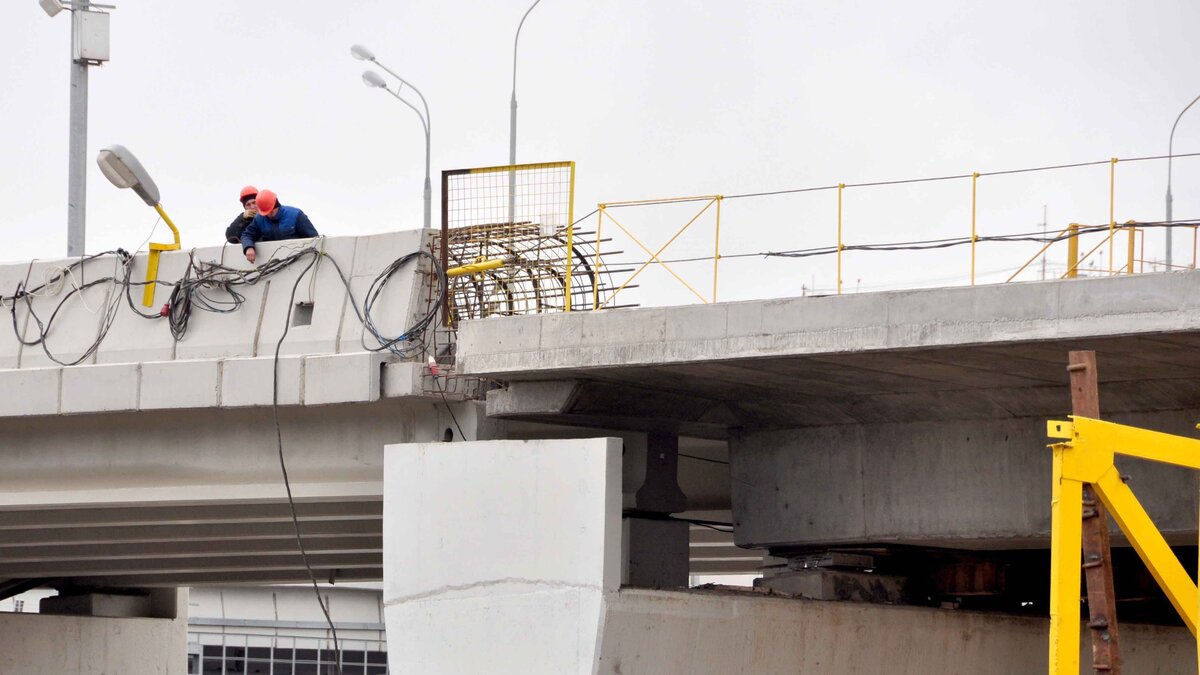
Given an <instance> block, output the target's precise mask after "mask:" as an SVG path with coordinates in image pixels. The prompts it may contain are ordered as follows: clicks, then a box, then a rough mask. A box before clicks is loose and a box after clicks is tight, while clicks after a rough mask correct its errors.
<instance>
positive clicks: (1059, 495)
mask: <svg viewBox="0 0 1200 675" xmlns="http://www.w3.org/2000/svg"><path fill="white" fill-rule="evenodd" d="M1066 452H1072V450H1070V449H1069V446H1068V445H1067V444H1058V445H1055V446H1054V478H1053V480H1054V482H1053V485H1052V487H1051V498H1050V675H1078V673H1079V624H1080V621H1079V608H1080V605H1079V597H1080V596H1079V586H1080V583H1081V580H1082V574H1083V572H1082V568H1080V560H1081V549H1080V543H1081V542H1082V539H1083V483H1081V482H1079V481H1076V480H1071V479H1068V478H1064V477H1063V455H1064V454H1065V453H1066Z"/></svg>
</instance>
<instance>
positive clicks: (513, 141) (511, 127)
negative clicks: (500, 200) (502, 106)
mask: <svg viewBox="0 0 1200 675" xmlns="http://www.w3.org/2000/svg"><path fill="white" fill-rule="evenodd" d="M541 1H542V0H534V2H533V4H532V5H530V6H529V9H527V10H525V15H524V16H522V17H521V23H519V24H517V34H516V36H515V37H514V38H513V71H512V72H513V85H512V99H511V101H510V102H509V107H508V164H509V166H512V165H514V164H516V163H517V42H518V41H519V40H520V39H521V28H522V27H524V26H525V19H527V18H529V13H530V12H532V11H533V8H534V7H537V6H538V3H539V2H541ZM516 182H517V174H516V170H515V169H509V170H508V222H509V223H512V222H513V219H514V218H515V215H514V213H515V211H516V207H517V186H516Z"/></svg>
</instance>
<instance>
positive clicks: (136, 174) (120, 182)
mask: <svg viewBox="0 0 1200 675" xmlns="http://www.w3.org/2000/svg"><path fill="white" fill-rule="evenodd" d="M96 164H97V165H99V167H100V173H102V174H104V177H105V178H107V179H108V182H110V183H112V184H113V185H114V186H116V187H118V188H121V189H122V190H126V189H132V190H133V191H134V192H135V193H137V196H139V197H141V198H142V201H144V202H146V205H147V206H150V207H153V208H154V210H155V211H158V215H159V217H160V218H162V219H163V222H165V223H166V224H167V227H169V228H171V234H172V235H174V237H175V241H174V242H172V243H170V244H159V243H156V242H150V255H149V256H148V257H147V259H146V282H147V283H146V287H145V289H143V291H142V304H143V305H145V306H146V307H153V306H154V288H155V286H157V285H158V284H157V280H158V258H159V256H160V255H162V252H163V251H178V250H179V229H178V228H176V227H175V223H173V222H171V217H170V216H168V215H167V212H166V211H164V210H163V207H162V203H161V202H160V201H159V195H158V186H157V185H155V183H154V179H153V178H151V177H150V172H148V171H146V169H145V168H144V167H143V166H142V163H141V162H139V161H138V158H137V157H136V156H134V154H133V153H132V152H130V151H129V149H128V148H126V147H125V146H123V145H110V146H108V147H107V148H104V149H103V150H101V151H100V154H99V155H98V156H97V157H96Z"/></svg>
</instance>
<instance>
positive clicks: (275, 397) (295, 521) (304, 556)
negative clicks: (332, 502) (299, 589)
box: [271, 249, 342, 675]
mask: <svg viewBox="0 0 1200 675" xmlns="http://www.w3.org/2000/svg"><path fill="white" fill-rule="evenodd" d="M312 253H313V259H312V260H311V261H310V262H309V263H308V265H307V266H306V267H305V268H304V269H302V270H300V273H299V274H298V275H296V282H295V283H294V284H292V294H291V296H290V297H289V298H288V304H287V316H286V318H285V320H284V322H283V332H282V333H281V334H280V335H279V340H278V341H276V342H275V356H274V359H273V362H272V369H271V419H272V421H273V422H274V424H275V440H276V442H277V444H278V446H277V447H278V449H279V470H280V472H281V473H282V474H283V486H284V489H285V490H286V492H287V500H288V508H289V509H290V511H291V514H292V526H293V527H294V528H295V532H296V547H297V548H299V549H300V558H301V560H303V561H304V569H306V570H307V571H308V578H309V581H311V582H312V587H313V594H314V595H316V597H317V604H318V605H320V607H321V613H322V614H324V615H325V621H326V623H328V625H329V631H330V633H331V634H332V635H333V655H334V662H335V663H336V665H337V672H338V675H341V674H342V652H341V648H340V647H339V645H338V636H337V627H336V626H335V625H334V623H333V618H332V617H331V616H330V615H329V607H328V606H327V605H326V604H325V600H324V599H322V598H321V588H320V586H318V585H317V576H316V574H315V573H314V572H313V569H312V565H311V564H310V563H309V560H308V552H307V551H306V550H305V549H304V538H303V537H302V536H301V535H300V518H299V516H298V515H297V514H296V500H295V498H294V497H293V495H292V482H291V480H290V479H289V478H288V472H287V461H286V460H285V459H284V455H283V430H282V428H281V427H280V425H279V350H280V348H281V347H283V340H284V338H286V337H287V334H288V331H289V330H290V329H291V325H292V303H293V302H294V301H295V299H296V289H298V288H299V287H300V281H301V280H302V279H303V278H304V275H305V273H307V272H308V271H309V270H310V269H312V267H313V265H314V264H315V263H316V261H317V258H319V257H320V254H319V253H317V251H316V249H313V250H312Z"/></svg>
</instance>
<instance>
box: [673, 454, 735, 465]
mask: <svg viewBox="0 0 1200 675" xmlns="http://www.w3.org/2000/svg"><path fill="white" fill-rule="evenodd" d="M679 456H680V457H687V458H688V459H694V460H697V461H700V462H711V463H713V464H724V465H726V466H729V462H726V461H724V460H721V459H709V458H708V457H699V456H697V455H687V454H684V453H682V452H681V453H679Z"/></svg>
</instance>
